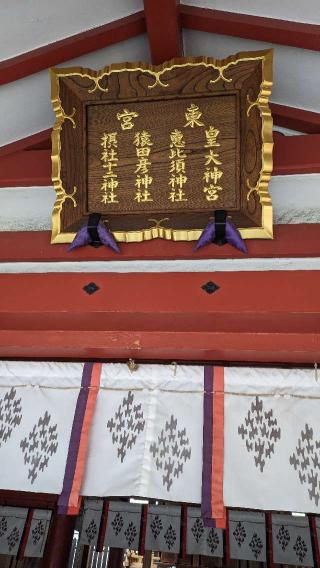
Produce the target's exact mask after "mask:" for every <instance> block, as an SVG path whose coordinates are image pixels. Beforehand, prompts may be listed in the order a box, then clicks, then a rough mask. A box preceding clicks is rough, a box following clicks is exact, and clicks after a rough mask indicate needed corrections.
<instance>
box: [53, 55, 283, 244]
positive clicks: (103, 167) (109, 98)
mask: <svg viewBox="0 0 320 568" xmlns="http://www.w3.org/2000/svg"><path fill="white" fill-rule="evenodd" d="M51 79H52V103H53V108H54V111H55V114H56V122H55V125H54V128H53V133H52V179H53V184H54V187H55V190H56V194H57V197H56V202H55V206H54V210H53V231H52V242H53V243H64V242H71V241H72V240H73V238H74V235H75V232H76V231H77V230H78V229H79V228H80V226H81V225H83V223H84V221H85V219H86V217H87V216H88V215H89V214H90V213H101V214H102V216H103V220H104V222H105V223H106V224H107V226H108V228H109V229H110V230H111V231H112V232H113V233H114V235H115V237H116V239H117V240H118V241H126V242H135V241H136V242H137V241H142V240H146V239H152V238H157V237H160V238H165V239H173V240H195V239H197V238H198V237H199V236H200V233H201V231H202V229H203V228H204V227H205V225H206V224H207V223H208V221H209V219H210V218H211V217H212V215H213V212H214V211H215V210H216V209H226V210H227V211H228V215H229V216H230V217H231V218H232V221H233V222H234V224H235V225H236V226H237V227H238V228H239V229H240V232H241V234H242V236H243V237H244V238H271V237H272V206H271V199H270V196H269V193H268V182H269V179H270V176H271V171H272V147H273V144H272V118H271V113H270V110H269V106H268V97H269V95H270V92H271V86H272V51H271V50H269V51H262V52H254V53H240V54H237V55H235V56H233V57H229V58H228V59H226V60H222V61H218V60H215V59H210V58H204V57H197V58H183V59H174V60H172V61H169V62H167V63H164V64H163V65H161V66H159V67H152V66H150V65H146V64H142V63H130V64H129V63H126V64H122V65H111V66H110V67H105V68H104V69H103V70H101V71H98V72H95V71H91V70H89V69H81V68H69V69H53V70H52V71H51Z"/></svg>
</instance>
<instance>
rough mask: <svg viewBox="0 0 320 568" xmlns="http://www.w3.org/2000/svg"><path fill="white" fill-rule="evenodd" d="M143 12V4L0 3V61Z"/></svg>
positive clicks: (132, 0) (130, 0) (116, 0)
mask: <svg viewBox="0 0 320 568" xmlns="http://www.w3.org/2000/svg"><path fill="white" fill-rule="evenodd" d="M140 10H143V0H90V1H88V0H67V1H66V0H1V2H0V32H1V33H0V60H4V59H9V58H11V57H14V56H16V55H20V54H21V53H26V52H28V51H31V50H33V49H36V48H38V47H41V46H43V45H47V44H49V43H52V42H54V41H58V40H61V39H65V38H67V37H69V36H72V35H74V34H77V33H80V32H83V31H86V30H90V29H91V28H95V27H98V26H101V25H103V24H106V23H108V22H112V21H114V20H117V19H119V18H123V17H125V16H129V15H130V14H133V13H134V12H138V11H140Z"/></svg>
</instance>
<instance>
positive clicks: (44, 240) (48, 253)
mask: <svg viewBox="0 0 320 568" xmlns="http://www.w3.org/2000/svg"><path fill="white" fill-rule="evenodd" d="M50 237H51V234H50V232H49V231H25V232H23V231H19V232H0V262H72V261H109V260H113V261H130V260H189V259H192V260H197V259H210V258H212V259H221V258H274V257H277V258H290V257H293V258H305V257H310V258H311V257H313V258H316V257H320V224H318V223H315V224H301V225H275V227H274V239H273V240H260V239H256V240H247V241H246V244H247V247H248V255H245V256H244V255H243V254H242V253H241V252H239V251H237V250H236V249H235V248H233V247H231V246H230V245H225V246H223V247H218V246H208V247H204V248H202V249H200V250H198V251H196V252H194V251H193V247H194V243H192V242H190V243H188V242H171V241H165V240H162V239H155V240H152V241H144V242H142V243H128V244H121V254H119V255H117V254H114V253H113V252H112V251H111V250H110V249H108V248H106V247H100V248H93V247H83V248H80V249H78V250H74V251H73V252H68V251H67V245H51V244H50Z"/></svg>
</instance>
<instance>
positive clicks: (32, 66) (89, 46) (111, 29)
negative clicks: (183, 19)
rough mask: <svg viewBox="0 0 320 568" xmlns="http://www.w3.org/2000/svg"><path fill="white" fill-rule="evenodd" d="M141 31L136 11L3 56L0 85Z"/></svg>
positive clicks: (141, 17) (140, 15) (142, 21)
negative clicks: (39, 45)
mask: <svg viewBox="0 0 320 568" xmlns="http://www.w3.org/2000/svg"><path fill="white" fill-rule="evenodd" d="M145 31H146V26H145V19H144V14H143V12H137V13H136V14H132V15H131V16H127V17H125V18H121V19H120V20H116V21H114V22H110V23H108V24H105V25H103V26H100V27H97V28H94V29H92V30H89V31H86V32H81V33H79V34H76V35H73V36H71V37H68V38H66V39H63V40H60V41H56V42H54V43H51V44H49V45H45V46H43V47H39V48H38V49H34V50H32V51H29V52H28V53H23V54H22V55H17V56H16V57H12V58H11V59H6V60H5V61H2V62H0V85H5V84H6V83H11V82H12V81H17V79H22V78H23V77H28V76H29V75H32V74H33V73H38V72H39V71H42V70H43V69H48V68H49V67H53V66H55V65H59V64H61V63H63V62H64V61H68V60H71V59H74V58H75V57H80V55H84V54H87V53H90V52H92V51H96V50H98V49H103V48H104V47H107V46H108V45H112V44H114V43H118V42H120V41H124V40H126V39H129V38H131V37H134V36H137V35H140V34H143V33H145Z"/></svg>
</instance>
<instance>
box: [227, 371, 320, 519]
mask: <svg viewBox="0 0 320 568" xmlns="http://www.w3.org/2000/svg"><path fill="white" fill-rule="evenodd" d="M224 376H225V382H224V392H225V395H224V398H225V401H224V471H223V476H224V477H223V478H224V481H223V499H224V505H225V506H227V507H243V508H248V509H262V510H275V511H277V510H278V511H290V512H291V511H298V512H306V513H307V512H309V513H319V511H320V420H319V409H320V383H317V381H316V380H315V374H314V371H313V370H307V369H304V370H298V369H260V368H256V369H254V368H225V371H224Z"/></svg>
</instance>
